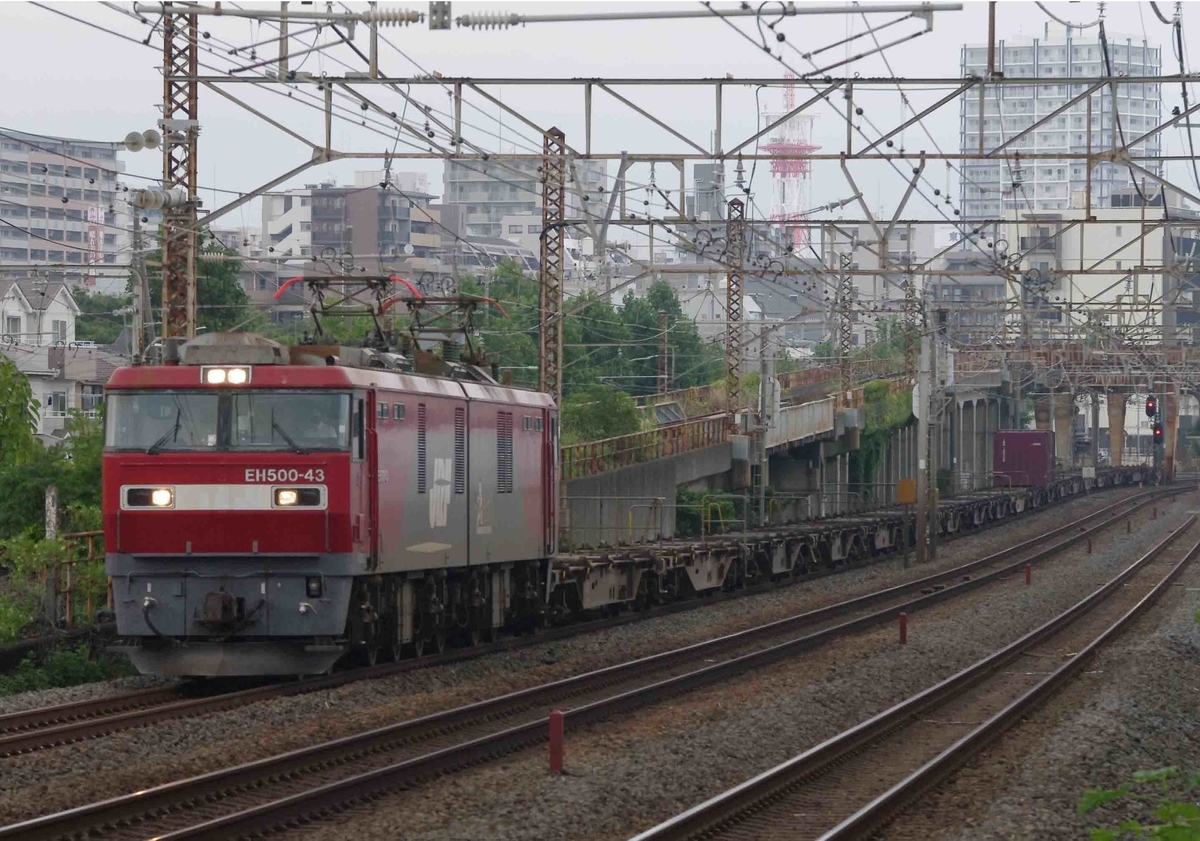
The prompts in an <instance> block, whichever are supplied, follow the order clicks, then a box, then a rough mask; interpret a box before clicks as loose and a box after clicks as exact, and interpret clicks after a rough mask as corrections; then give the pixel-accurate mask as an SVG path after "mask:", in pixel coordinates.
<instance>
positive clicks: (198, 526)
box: [103, 334, 558, 675]
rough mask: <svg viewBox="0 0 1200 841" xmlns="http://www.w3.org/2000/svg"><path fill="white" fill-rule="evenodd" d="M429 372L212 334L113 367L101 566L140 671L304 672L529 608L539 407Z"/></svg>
mask: <svg viewBox="0 0 1200 841" xmlns="http://www.w3.org/2000/svg"><path fill="white" fill-rule="evenodd" d="M448 356H449V355H448ZM439 365H440V366H441V369H440V371H439V375H438V376H429V375H419V374H417V373H414V371H413V370H412V369H413V366H412V364H411V361H410V359H409V358H406V357H405V356H402V355H400V354H396V353H389V352H386V351H376V350H370V349H364V348H347V347H339V346H316V345H307V346H305V345H300V346H295V347H283V346H280V345H278V344H275V343H273V342H270V341H268V340H266V339H263V338H261V337H256V336H252V335H249V334H214V335H211V336H201V337H199V338H197V339H195V340H193V341H192V342H188V343H186V344H184V345H183V346H182V347H181V349H180V355H179V361H178V364H170V365H152V366H137V367H128V368H122V369H119V370H118V371H116V372H115V373H114V374H113V376H112V379H111V381H110V382H109V383H108V386H107V390H106V412H105V418H106V421H105V425H106V429H105V453H104V457H103V459H104V510H105V522H104V526H105V537H106V547H107V557H106V566H107V571H108V574H109V576H110V577H111V580H112V588H113V607H114V610H115V613H116V619H117V632H118V634H119V635H120V636H121V637H122V638H124V639H125V640H127V641H129V642H131V643H133V644H132V645H129V646H128V647H127V648H126V650H127V652H128V653H129V655H130V656H131V658H132V659H133V662H134V664H135V665H136V666H137V667H138V668H139V669H140V670H141V671H143V672H150V673H157V674H191V675H250V674H313V673H321V672H324V671H326V670H328V669H329V668H330V667H331V666H332V665H333V663H334V662H335V661H336V660H338V659H339V658H341V657H342V656H343V654H345V653H346V652H347V651H348V650H349V649H352V648H355V649H358V650H360V651H361V652H363V653H364V654H365V656H366V658H367V659H368V660H371V661H373V660H374V659H375V658H376V657H377V656H379V654H380V653H381V652H382V653H386V654H389V655H391V656H393V657H400V656H402V654H403V653H404V651H405V649H409V650H411V651H412V652H413V653H416V654H420V653H421V652H422V651H424V650H426V649H429V648H433V649H439V650H440V649H441V648H442V647H443V646H444V645H445V644H446V642H447V638H448V637H452V636H456V635H458V636H463V637H466V638H467V639H469V640H474V641H479V640H480V639H481V638H483V637H484V636H487V635H489V634H491V633H492V632H494V631H495V630H496V629H497V628H500V627H502V626H505V625H509V624H514V623H522V622H532V621H535V620H536V618H537V613H538V611H539V609H540V607H541V604H542V602H543V601H544V599H543V598H542V596H543V595H544V588H545V580H546V563H547V559H548V558H549V556H550V554H551V550H552V548H553V543H554V535H555V529H554V504H555V499H554V495H553V493H552V489H553V487H554V469H555V463H556V452H557V447H558V442H557V426H558V424H557V412H556V410H555V407H554V405H553V402H552V401H551V400H550V399H549V398H548V397H547V396H546V395H544V394H541V393H537V392H531V391H526V390H521V389H515V388H508V387H504V386H502V385H500V384H498V383H497V382H496V381H495V380H494V379H492V378H491V377H490V376H488V375H487V374H486V373H485V372H484V371H482V370H481V369H480V368H478V367H476V366H473V365H469V364H465V363H459V362H454V361H451V360H450V359H449V358H448V359H447V360H446V361H444V362H440V363H439Z"/></svg>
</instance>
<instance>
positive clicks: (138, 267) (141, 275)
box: [130, 208, 154, 365]
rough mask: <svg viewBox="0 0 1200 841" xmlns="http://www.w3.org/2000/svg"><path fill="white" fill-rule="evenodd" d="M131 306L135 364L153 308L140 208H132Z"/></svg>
mask: <svg viewBox="0 0 1200 841" xmlns="http://www.w3.org/2000/svg"><path fill="white" fill-rule="evenodd" d="M133 267H134V268H133V284H132V285H133V306H134V321H133V332H132V334H131V337H130V339H131V342H130V351H131V356H132V357H133V362H134V364H135V365H136V364H137V363H139V362H141V361H142V354H143V353H145V351H146V350H147V347H146V323H147V321H149V322H150V323H151V324H153V322H154V319H153V318H150V319H147V318H146V314H147V313H149V312H151V311H152V310H153V308H152V307H151V306H150V284H149V283H148V281H147V279H146V250H145V248H144V247H143V245H142V215H141V210H140V208H135V209H134V214H133Z"/></svg>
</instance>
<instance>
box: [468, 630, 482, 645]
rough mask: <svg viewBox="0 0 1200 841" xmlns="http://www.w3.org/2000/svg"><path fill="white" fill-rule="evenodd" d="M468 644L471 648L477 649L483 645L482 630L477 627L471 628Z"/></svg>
mask: <svg viewBox="0 0 1200 841" xmlns="http://www.w3.org/2000/svg"><path fill="white" fill-rule="evenodd" d="M470 643H471V647H472V648H478V647H479V646H481V645H483V628H480V627H479V626H478V625H472V626H471V632H470Z"/></svg>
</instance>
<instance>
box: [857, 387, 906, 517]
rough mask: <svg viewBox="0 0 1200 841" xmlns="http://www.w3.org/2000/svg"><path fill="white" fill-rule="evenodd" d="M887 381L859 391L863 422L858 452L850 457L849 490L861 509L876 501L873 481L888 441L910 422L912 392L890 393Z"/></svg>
mask: <svg viewBox="0 0 1200 841" xmlns="http://www.w3.org/2000/svg"><path fill="white" fill-rule="evenodd" d="M891 388H892V387H891V383H890V382H889V381H887V380H873V381H871V382H869V383H867V384H866V385H865V386H864V387H863V401H864V407H863V409H864V411H863V414H864V418H863V426H862V429H861V430H859V436H858V449H857V450H853V451H851V453H850V487H851V489H857V490H856V491H855V492H856V493H859V494H861V496H862V502H863V504H864V505H870V504H872V503H874V502H877V500H876V499H875V498H874V496H875V488H874V487H873V486H872V485H871V484H869V483H871V482H873V481H874V479H875V476H876V471H878V469H879V464H880V461H881V459H882V458H883V453H884V450H885V448H886V447H887V442H888V440H889V439H890V438H891V437H892V436H893V435H895V434H896V432H897V431H898V430H900V429H901V428H902V427H904V426H906V425H907V424H908V422H909V421H910V420H911V419H912V389H911V388H907V389H904V390H902V391H896V392H893V391H892V390H891Z"/></svg>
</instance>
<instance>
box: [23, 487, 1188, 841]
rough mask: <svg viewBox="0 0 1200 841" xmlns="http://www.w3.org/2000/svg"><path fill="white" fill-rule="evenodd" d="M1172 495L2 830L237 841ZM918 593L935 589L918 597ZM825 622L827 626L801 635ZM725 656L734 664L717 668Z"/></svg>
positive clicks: (1087, 531)
mask: <svg viewBox="0 0 1200 841" xmlns="http://www.w3.org/2000/svg"><path fill="white" fill-rule="evenodd" d="M1170 492H1171V491H1170V490H1161V491H1154V492H1147V493H1144V494H1140V495H1138V496H1137V497H1136V498H1134V499H1132V500H1124V501H1122V502H1120V503H1117V504H1115V505H1112V506H1108V507H1107V508H1105V509H1101V510H1100V511H1096V512H1093V513H1092V514H1089V515H1087V516H1086V517H1083V518H1081V519H1079V520H1076V521H1074V522H1070V523H1067V524H1065V525H1063V526H1060V527H1058V528H1056V529H1054V530H1052V531H1051V532H1049V533H1047V534H1046V535H1042V536H1040V537H1039V538H1035V539H1033V540H1030V541H1026V542H1024V543H1022V544H1019V545H1016V546H1012V547H1010V548H1008V549H1005V550H1003V551H1001V552H998V553H996V554H994V555H991V556H988V557H986V558H983V559H980V560H978V561H974V562H972V563H969V564H965V565H962V566H959V567H957V568H954V569H950V570H946V571H943V572H940V573H937V574H935V575H930V576H927V577H925V578H923V579H920V580H917V581H912V582H908V583H906V584H902V585H899V586H896V587H892V588H889V589H886V590H881V591H878V592H875V593H870V594H867V595H865V596H861V597H858V598H855V599H850V600H847V601H845V602H841V603H839V604H835V605H831V606H829V607H825V608H821V609H818V610H814V611H810V612H808V613H804V614H799V615H797V616H793V617H789V618H786V619H783V620H779V621H776V622H772V623H768V624H766V625H761V626H758V627H755V628H751V629H748V630H746V631H741V632H738V633H736V634H731V635H728V636H725V637H721V638H718V639H714V640H710V641H707V642H703V643H699V644H696V645H692V646H688V647H685V648H681V649H676V650H674V651H669V652H665V653H662V654H658V655H653V656H650V657H645V658H641V659H639V660H635V661H632V662H628V663H623V664H620V665H617V666H612V667H609V668H606V669H601V670H598V671H595V672H590V673H587V674H583V675H578V676H575V677H572V678H568V679H565V680H560V681H555V682H553V683H549V684H544V685H541V686H535V687H531V688H529V689H525V690H521V691H518V692H514V693H511V694H509V695H505V696H502V697H499V698H493V699H489V700H485V701H480V702H478V703H474V704H470V705H467V706H464V707H460V708H457V709H453V710H448V711H445V712H440V713H436V714H433V715H429V716H425V717H422V718H418V719H413V720H410V721H404V722H400V723H398V724H393V725H389V726H386V727H381V728H378V729H375V730H371V731H368V732H365V733H359V734H354V735H352V736H348V737H344V738H341V739H337V740H334V741H331V742H327V743H324V744H321V745H315V746H312V747H309V748H303V749H300V750H295V751H292V752H289V753H285V754H281V755H279V756H275V757H268V758H266V759H262V760H257V761H254V762H249V763H246V764H243V765H239V766H236V767H232V768H228V769H223V770H219V771H214V772H211V773H208V774H204V775H201V776H198V777H194V778H191V779H186V780H181V781H178V782H173V783H168V784H165V785H161V786H157V787H155V788H151V789H147V790H144V791H139V792H136V793H134V794H131V795H126V796H122V797H117V798H113V799H111V800H107V801H103V802H100V803H95V804H91V805H87V806H82V807H79V808H76V809H71V810H68V811H65V812H60V813H57V814H53V815H47V816H44V817H41V818H36V819H33V820H30V821H26V822H24V823H20V824H14V825H12V826H9V827H4V828H2V829H0V838H4V839H8V838H29V839H33V838H62V837H83V836H86V837H89V838H97V837H117V838H146V837H149V836H154V837H158V838H222V839H224V838H231V837H236V836H241V835H247V834H256V833H261V832H269V831H271V830H273V829H277V828H279V827H286V826H288V825H289V824H290V823H291V822H294V821H307V820H310V819H312V818H313V816H320V815H322V814H326V813H336V811H338V810H340V809H343V808H345V807H346V806H348V805H352V804H354V803H356V802H361V801H362V800H363V799H364V798H370V797H373V796H376V795H378V794H380V793H383V792H386V791H390V790H392V789H395V788H397V787H406V786H412V785H416V784H418V783H419V782H421V781H422V780H425V779H428V778H430V777H432V776H435V775H437V774H442V773H448V772H453V771H455V770H458V769H461V768H464V767H467V766H469V765H472V764H474V763H478V762H481V761H486V760H489V759H492V758H494V757H496V756H500V755H503V754H505V753H508V752H511V751H513V750H517V749H520V748H523V747H526V746H529V745H532V744H536V743H538V742H540V741H542V740H543V739H545V737H546V733H547V719H546V715H547V713H548V711H549V710H550V709H553V708H555V707H557V706H567V703H566V702H569V704H570V705H571V708H570V709H569V711H568V712H567V720H568V722H569V723H570V725H571V726H572V727H577V726H580V725H582V724H586V723H588V722H592V721H598V720H601V719H605V718H609V717H612V716H614V715H618V714H620V713H622V712H626V711H629V710H632V709H636V708H638V707H641V706H645V705H647V704H650V703H654V702H656V701H659V700H664V699H669V698H674V697H677V696H678V695H679V694H680V693H681V692H686V691H691V690H694V689H697V688H701V687H704V686H708V685H711V684H713V683H717V682H720V681H725V680H729V679H731V678H733V677H736V676H737V675H738V674H740V673H742V672H744V671H746V670H749V669H755V668H762V667H764V666H767V665H770V664H771V663H773V662H777V661H778V660H780V659H783V658H785V657H790V656H794V655H797V654H800V653H802V652H804V651H807V650H811V649H813V648H815V647H817V646H819V645H822V644H824V643H826V642H829V641H831V640H835V639H837V638H839V637H842V636H844V635H846V634H849V633H852V632H855V631H859V630H863V629H867V628H870V627H874V626H876V625H879V624H881V623H885V622H891V621H894V619H895V616H896V614H897V613H898V612H899V611H902V610H903V611H910V612H911V611H916V610H919V609H920V608H922V607H925V606H929V605H932V604H936V603H939V602H941V601H944V600H946V599H950V598H953V597H954V596H956V595H958V594H961V593H966V592H969V591H971V590H973V589H975V588H977V587H979V586H982V585H984V584H986V583H989V582H991V581H995V580H997V579H998V578H1001V577H1003V576H1005V575H1011V574H1012V573H1013V572H1015V571H1017V570H1019V569H1022V568H1023V567H1024V566H1025V565H1026V564H1028V563H1033V562H1038V561H1042V560H1046V559H1048V558H1050V557H1052V556H1053V555H1055V554H1056V553H1058V552H1060V551H1062V550H1063V549H1064V548H1066V547H1068V546H1071V545H1073V544H1076V543H1078V542H1079V541H1081V540H1084V539H1086V538H1087V537H1088V536H1089V535H1092V534H1094V533H1096V532H1098V531H1100V530H1102V529H1105V528H1108V527H1110V526H1112V525H1113V524H1114V523H1116V522H1118V520H1117V519H1115V518H1117V517H1122V518H1123V517H1124V516H1126V515H1128V514H1130V513H1132V512H1133V511H1136V510H1139V509H1140V508H1143V507H1145V506H1147V505H1150V504H1151V503H1153V502H1154V501H1155V500H1156V499H1157V498H1158V497H1159V496H1161V495H1163V494H1168V493H1170ZM1131 503H1132V505H1130V504H1131ZM1087 523H1090V524H1091V525H1085V524H1087ZM1048 540H1049V541H1053V542H1052V543H1051V544H1050V545H1049V546H1045V547H1044V548H1037V547H1038V546H1039V545H1041V544H1044V543H1046V542H1047V541H1048ZM1014 558H1015V560H1013V559H1014ZM913 593H923V595H918V596H917V597H915V598H913V597H912V594H913ZM881 605H883V607H880V606H881ZM847 617H851V618H847ZM814 626H815V627H816V628H817V630H811V631H810V632H809V633H807V634H805V635H804V636H799V637H796V636H795V632H796V631H798V630H801V629H810V628H813V627H814ZM780 638H782V639H783V641H782V642H780V641H779V639H780ZM719 656H725V657H727V658H728V659H724V660H718V661H717V662H715V663H712V664H711V665H705V664H706V663H707V662H709V661H712V660H713V659H715V658H718V657H719Z"/></svg>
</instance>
